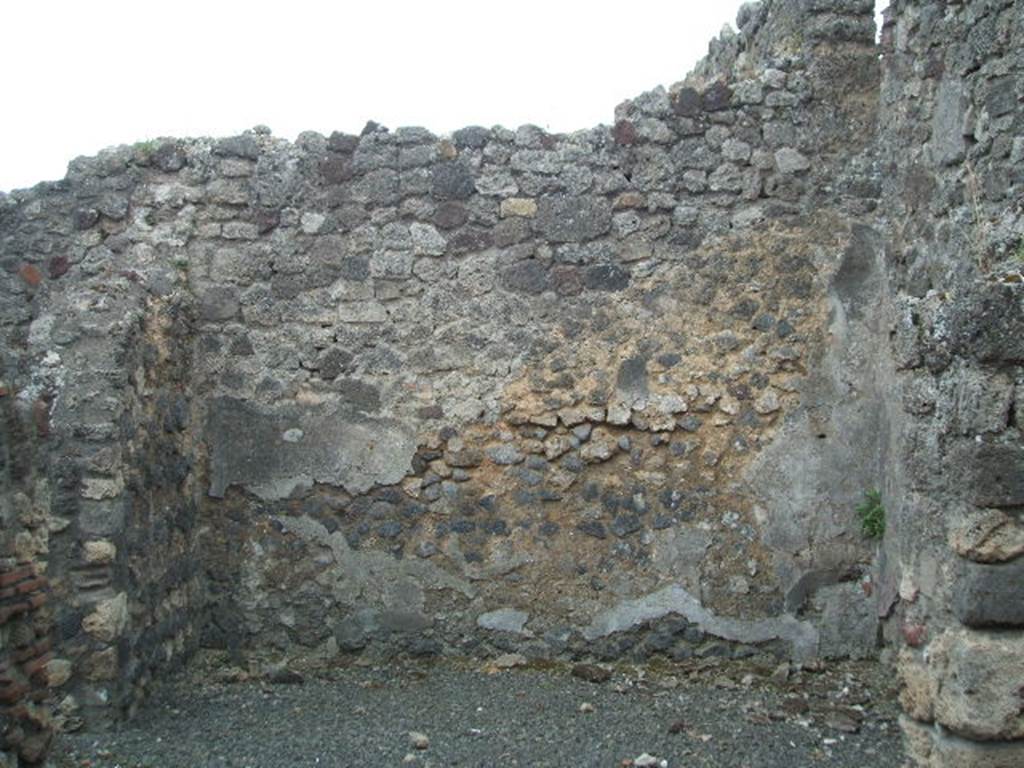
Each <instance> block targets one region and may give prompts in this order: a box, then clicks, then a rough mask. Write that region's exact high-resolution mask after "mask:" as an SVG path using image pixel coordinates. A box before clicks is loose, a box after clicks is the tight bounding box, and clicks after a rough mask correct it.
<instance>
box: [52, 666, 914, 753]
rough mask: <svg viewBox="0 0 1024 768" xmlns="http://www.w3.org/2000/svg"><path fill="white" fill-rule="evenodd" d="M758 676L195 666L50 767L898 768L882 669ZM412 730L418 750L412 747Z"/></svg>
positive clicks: (698, 670) (762, 671) (74, 740)
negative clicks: (266, 672) (250, 676)
mask: <svg viewBox="0 0 1024 768" xmlns="http://www.w3.org/2000/svg"><path fill="white" fill-rule="evenodd" d="M609 669H610V668H609ZM588 671H589V672H590V673H591V675H592V674H593V669H591V670H586V669H583V670H577V673H583V672H588ZM771 672H772V670H771V669H768V668H758V667H756V666H744V667H739V666H737V665H736V664H735V663H734V664H732V665H723V666H714V665H697V666H694V667H690V668H681V667H672V666H666V667H662V668H657V669H651V668H641V667H632V666H620V667H616V668H615V669H614V674H613V675H612V676H611V679H609V680H607V681H604V682H589V681H587V680H585V679H581V678H580V677H577V676H575V675H574V674H573V673H572V668H571V667H569V666H565V667H550V668H546V669H539V668H535V667H518V668H512V669H502V670H496V669H494V668H493V666H491V667H482V666H481V665H479V664H470V663H468V662H462V663H459V662H454V663H453V662H435V663H431V664H419V665H397V666H388V667H380V668H376V667H373V668H371V667H359V666H353V667H348V668H343V669H334V670H331V671H330V672H329V673H327V674H325V675H322V676H320V677H318V678H316V679H313V678H312V677H310V678H309V679H306V680H305V681H304V682H301V683H300V682H292V683H291V684H286V683H283V682H278V683H271V682H267V681H265V680H259V681H245V682H235V683H227V682H214V680H216V679H218V675H216V674H214V673H213V672H212V671H211V670H210V669H206V670H202V669H194V670H193V671H192V673H191V674H190V675H189V676H187V677H185V678H182V679H179V680H177V681H175V682H173V683H169V684H166V685H165V686H164V687H162V688H161V689H160V690H158V691H157V692H156V693H155V694H154V695H153V697H152V699H151V700H150V702H149V704H148V705H147V706H146V707H145V708H144V709H143V710H142V712H140V714H139V716H138V717H137V718H136V719H135V720H133V721H132V722H131V723H129V724H127V725H123V726H121V727H120V728H119V729H118V730H117V731H114V732H110V733H102V734H97V733H76V734H67V735H64V736H62V737H61V740H60V741H58V743H57V745H56V755H55V757H56V760H55V763H56V765H57V766H59V767H60V768H69V767H70V766H75V768H86V767H89V768H110V767H112V766H120V768H137V767H141V766H146V767H148V768H169V767H171V766H173V767H174V768H198V767H199V766H218V767H220V766H225V767H226V766H232V767H233V768H275V767H277V766H331V767H334V766H398V765H402V764H403V763H404V764H411V765H415V766H455V765H457V766H560V767H561V766H622V765H632V764H633V763H631V762H629V761H631V760H634V761H636V765H643V764H645V763H644V761H643V760H637V758H639V757H640V756H641V755H643V754H644V753H647V754H648V755H652V756H655V757H657V758H658V760H659V762H654V763H650V764H652V765H658V764H659V763H660V761H661V760H665V761H667V765H668V766H670V768H696V767H698V766H723V767H726V766H727V767H730V768H731V767H733V766H735V767H737V768H800V767H801V766H850V767H851V768H853V766H857V768H861V767H862V766H872V768H885V767H886V766H894V767H895V766H899V765H900V764H901V762H902V749H901V746H900V737H899V728H898V726H897V724H896V722H895V717H896V711H897V708H896V705H895V702H894V691H893V690H892V687H891V677H890V676H889V675H888V674H887V673H886V670H884V669H882V668H880V667H878V666H874V665H864V664H858V665H854V664H847V665H840V666H830V667H828V668H827V669H825V670H823V671H819V672H808V671H801V672H797V673H794V674H791V675H790V676H789V679H788V680H785V681H783V680H782V679H781V676H780V675H779V674H778V673H777V674H776V676H775V677H774V678H772V677H771V676H770V675H771ZM223 677H224V676H223V675H220V678H221V679H223ZM283 677H287V676H283ZM410 731H418V732H421V733H423V734H425V735H426V736H427V737H428V738H429V746H427V748H426V749H416V748H415V747H414V746H413V744H412V743H411V741H410V736H409V732H410ZM421 746H422V745H421Z"/></svg>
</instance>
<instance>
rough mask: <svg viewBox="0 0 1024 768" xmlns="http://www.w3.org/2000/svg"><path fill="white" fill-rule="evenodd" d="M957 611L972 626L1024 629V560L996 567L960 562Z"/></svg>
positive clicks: (955, 596) (955, 594)
mask: <svg viewBox="0 0 1024 768" xmlns="http://www.w3.org/2000/svg"><path fill="white" fill-rule="evenodd" d="M953 611H954V612H955V613H956V616H957V618H958V619H960V621H961V622H963V623H964V624H966V625H967V626H970V627H1022V626H1024V557H1018V558H1016V559H1015V560H1012V561H1011V562H1008V563H998V564H993V565H988V564H984V563H974V562H970V561H966V560H961V561H959V562H958V564H957V577H956V581H955V582H954V587H953Z"/></svg>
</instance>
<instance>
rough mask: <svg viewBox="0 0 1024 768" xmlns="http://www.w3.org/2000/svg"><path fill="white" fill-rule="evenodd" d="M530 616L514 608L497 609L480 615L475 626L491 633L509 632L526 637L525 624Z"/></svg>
mask: <svg viewBox="0 0 1024 768" xmlns="http://www.w3.org/2000/svg"><path fill="white" fill-rule="evenodd" d="M529 620H530V614H528V613H526V612H525V611H517V610H516V609H514V608H499V609H498V610H496V611H490V612H488V613H481V614H480V615H479V616H477V618H476V625H477V626H478V627H480V628H481V629H487V630H491V631H492V632H509V633H511V634H514V635H528V634H530V633H529V632H528V631H527V630H526V622H528V621H529Z"/></svg>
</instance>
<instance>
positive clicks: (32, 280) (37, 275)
mask: <svg viewBox="0 0 1024 768" xmlns="http://www.w3.org/2000/svg"><path fill="white" fill-rule="evenodd" d="M18 276H19V277H20V278H21V279H22V280H24V281H25V284H26V285H28V286H30V287H32V288H35V287H36V286H37V285H39V284H40V283H41V282H42V281H43V273H42V272H40V271H39V269H38V268H37V267H36V266H35V265H33V264H22V265H21V268H20V269H18Z"/></svg>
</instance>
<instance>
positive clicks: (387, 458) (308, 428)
mask: <svg viewBox="0 0 1024 768" xmlns="http://www.w3.org/2000/svg"><path fill="white" fill-rule="evenodd" d="M299 432H301V434H302V439H301V440H291V439H288V438H286V437H285V435H289V437H293V436H295V435H296V434H298V433H299ZM206 437H207V441H208V444H209V453H210V490H209V493H210V496H213V497H215V498H222V497H223V496H224V493H225V492H226V491H227V489H228V488H229V487H230V486H232V485H239V486H242V487H244V488H246V489H248V490H250V491H252V492H253V493H255V494H256V495H258V496H260V497H262V498H265V499H280V498H285V497H287V496H288V495H289V494H291V493H292V492H293V491H294V490H295V489H296V488H298V487H302V486H309V485H312V484H313V483H326V484H331V485H339V486H343V487H344V488H345V490H347V491H348V492H349V493H364V492H366V491H367V490H369V489H370V488H371V487H373V485H375V484H380V485H389V484H393V483H397V482H399V481H400V480H401V479H402V478H403V477H405V474H406V472H407V471H408V469H409V467H410V463H411V461H412V457H413V454H414V453H415V451H416V443H415V439H414V438H413V436H412V435H411V434H410V432H409V431H408V430H407V429H406V428H405V427H403V426H402V424H401V423H400V422H398V421H396V420H394V419H383V418H374V417H368V416H364V415H360V414H353V413H351V412H349V411H347V410H346V409H344V408H343V407H342V406H340V405H337V404H321V405H299V404H295V403H290V404H288V405H284V406H279V407H276V408H273V409H267V410H263V409H261V408H260V407H258V406H256V405H253V404H251V403H246V402H243V401H241V400H236V399H235V398H230V397H220V398H215V399H213V400H212V401H210V407H209V417H208V420H207V430H206Z"/></svg>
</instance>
